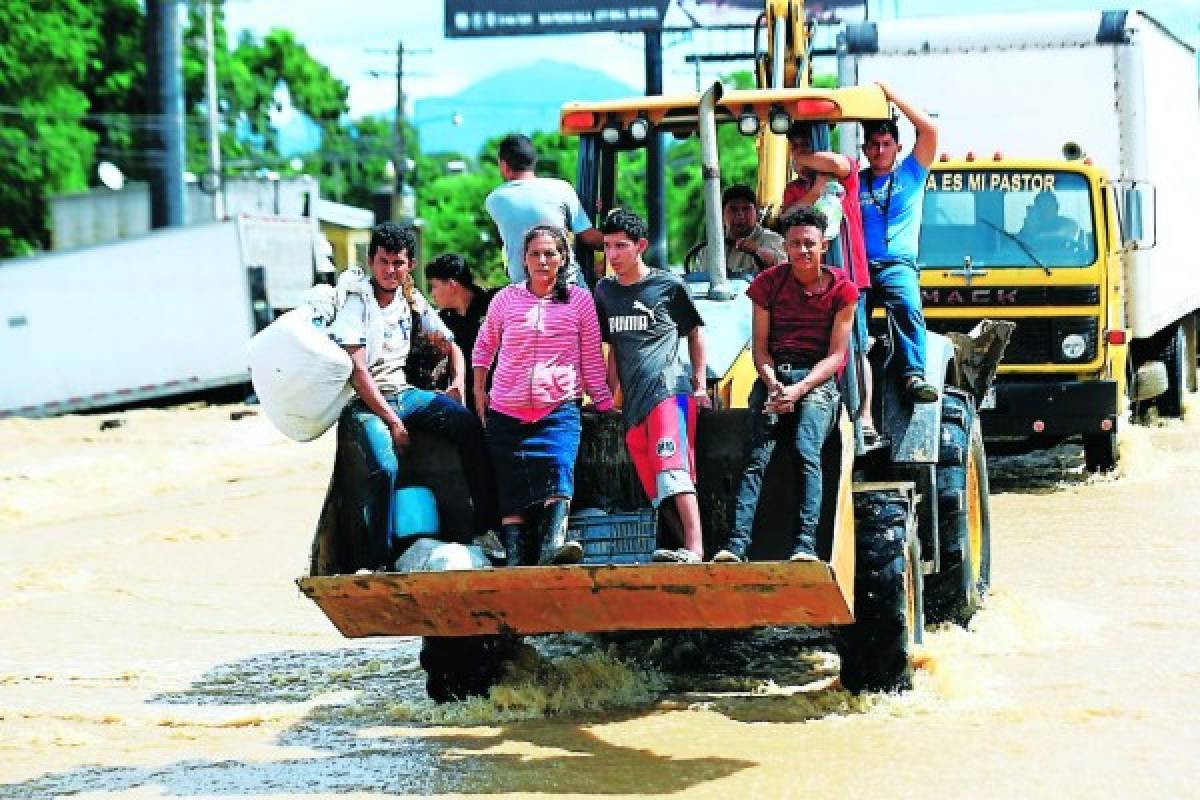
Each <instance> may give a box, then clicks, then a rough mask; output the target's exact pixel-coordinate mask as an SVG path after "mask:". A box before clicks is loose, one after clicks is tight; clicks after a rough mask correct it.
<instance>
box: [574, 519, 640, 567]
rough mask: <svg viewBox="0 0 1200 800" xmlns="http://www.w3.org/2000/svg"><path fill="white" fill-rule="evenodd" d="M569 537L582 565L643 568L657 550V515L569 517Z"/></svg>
mask: <svg viewBox="0 0 1200 800" xmlns="http://www.w3.org/2000/svg"><path fill="white" fill-rule="evenodd" d="M568 528H569V530H570V537H571V538H573V539H575V540H576V541H578V542H579V543H580V544H582V545H583V563H585V564H644V563H646V562H648V561H649V560H650V555H651V554H652V553H653V552H654V548H655V547H657V541H658V512H657V511H655V510H654V509H651V508H646V509H642V510H640V511H620V512H615V513H611V514H603V515H596V516H590V515H589V516H577V517H571V521H570V523H569V525H568Z"/></svg>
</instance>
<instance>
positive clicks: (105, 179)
mask: <svg viewBox="0 0 1200 800" xmlns="http://www.w3.org/2000/svg"><path fill="white" fill-rule="evenodd" d="M96 176H97V177H98V178H100V182H101V183H103V184H104V185H105V186H107V187H108V188H110V189H112V190H113V191H114V192H116V191H120V190H121V188H122V187H123V186H125V173H124V172H121V168H120V167H118V166H117V165H116V164H114V163H112V162H111V161H101V162H100V163H99V164H97V165H96Z"/></svg>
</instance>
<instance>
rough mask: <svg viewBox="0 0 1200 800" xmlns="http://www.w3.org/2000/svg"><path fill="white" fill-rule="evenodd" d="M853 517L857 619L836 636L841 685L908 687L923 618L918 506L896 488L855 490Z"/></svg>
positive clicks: (863, 688) (886, 688)
mask: <svg viewBox="0 0 1200 800" xmlns="http://www.w3.org/2000/svg"><path fill="white" fill-rule="evenodd" d="M854 520H855V558H856V560H855V567H854V623H853V624H851V625H847V626H845V627H842V628H839V629H838V631H837V633H836V636H835V641H836V644H837V650H838V655H839V656H841V660H842V669H841V682H842V687H843V688H845V689H846V690H848V691H850V692H853V693H855V694H858V693H859V692H901V691H906V690H908V689H911V688H912V659H911V654H912V646H913V643H914V641H915V640H916V637H917V635H918V631H919V630H920V628H921V624H922V623H921V614H920V609H921V567H920V565H921V561H920V553H919V544H918V539H917V534H916V511H915V509H913V508H911V507H910V505H909V502H908V500H907V498H905V497H904V496H902V495H899V494H897V493H895V492H887V491H866V492H856V493H855V495H854Z"/></svg>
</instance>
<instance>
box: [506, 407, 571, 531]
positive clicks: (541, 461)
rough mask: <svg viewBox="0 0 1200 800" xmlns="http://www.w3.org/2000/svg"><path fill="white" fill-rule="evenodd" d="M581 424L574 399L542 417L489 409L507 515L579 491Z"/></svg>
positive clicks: (569, 495)
mask: <svg viewBox="0 0 1200 800" xmlns="http://www.w3.org/2000/svg"><path fill="white" fill-rule="evenodd" d="M580 424H581V423H580V417H579V406H578V405H576V404H575V403H574V402H570V401H569V402H566V403H560V404H559V405H558V406H557V407H555V409H554V410H553V411H551V412H550V413H549V414H547V415H546V416H544V417H542V418H541V419H539V420H538V421H537V422H522V421H521V420H519V419H515V418H514V417H510V416H508V415H507V414H502V413H500V412H499V411H496V410H494V409H488V412H487V429H486V431H485V433H486V436H487V443H488V449H489V450H490V451H491V453H492V464H493V466H494V467H495V468H496V483H497V485H498V488H499V490H500V513H501V514H502V515H505V516H507V515H509V514H517V513H519V512H521V511H524V510H525V509H527V508H529V507H530V506H533V505H541V504H542V503H544V502H545V501H546V499H547V498H550V497H568V498H569V497H571V496H572V495H573V494H574V493H575V456H576V455H577V454H578V453H579V432H580Z"/></svg>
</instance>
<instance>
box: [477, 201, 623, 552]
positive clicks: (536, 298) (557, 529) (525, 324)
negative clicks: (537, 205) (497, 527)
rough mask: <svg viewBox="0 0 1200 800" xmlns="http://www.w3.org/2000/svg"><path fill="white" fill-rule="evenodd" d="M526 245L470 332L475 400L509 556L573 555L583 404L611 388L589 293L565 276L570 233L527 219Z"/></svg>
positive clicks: (607, 401) (601, 400)
mask: <svg viewBox="0 0 1200 800" xmlns="http://www.w3.org/2000/svg"><path fill="white" fill-rule="evenodd" d="M524 253H525V271H526V274H527V275H528V278H527V279H526V280H525V281H524V282H523V283H515V284H513V285H512V286H508V287H506V288H504V289H502V290H501V291H500V292H499V293H498V294H497V295H496V297H495V298H494V299H493V300H492V304H491V306H490V307H489V308H488V313H487V316H486V317H485V318H484V320H483V325H482V326H481V327H480V329H479V336H478V338H476V340H475V350H474V353H473V354H472V357H471V365H472V366H473V367H474V375H475V405H476V410H477V411H478V412H479V418H480V419H481V420H483V421H484V424H485V429H486V433H487V440H488V447H489V449H490V450H491V453H492V460H493V462H494V464H495V467H496V475H497V479H498V482H499V484H500V486H499V488H500V513H501V514H502V515H503V526H502V532H503V537H504V547H505V550H506V553H507V555H506V559H505V564H506V565H507V566H510V567H515V566H519V565H531V564H571V563H575V562H577V561H579V560H580V559H581V558H582V557H583V547H582V546H581V545H580V544H579V543H578V542H574V541H571V542H568V541H567V540H566V536H567V511H568V508H569V505H570V502H571V495H572V494H573V493H574V490H575V456H576V454H577V453H578V452H579V434H580V417H579V405H580V402H581V400H582V398H583V395H584V393H585V392H586V393H587V394H588V395H589V396H590V397H591V398H592V400H593V402H595V404H596V408H597V409H599V410H601V411H606V410H608V409H610V408H612V393H611V392H610V391H609V388H608V384H607V383H606V375H605V368H604V357H603V354H602V352H601V349H600V324H599V322H597V320H596V307H595V305H593V303H592V297H591V295H590V294H588V292H587V291H586V290H584V289H581V288H579V287H578V286H573V285H568V282H567V277H568V274H567V272H568V271H567V269H566V266H567V265H568V264H569V263H570V251H569V249H568V245H567V236H566V233H565V232H564V231H563V230H562V229H561V228H555V227H551V226H548V225H538V226H536V227H534V228H531V229H530V230H529V232H528V233H527V234H525V247H524ZM497 356H499V358H498V359H497ZM494 362H495V370H494V372H493V373H492V387H491V390H490V391H488V390H487V376H488V371H489V370H490V369H491V368H492V365H493V363H494ZM535 521H536V522H535ZM533 524H536V531H537V536H536V537H535V536H534V535H533V530H532V525H533Z"/></svg>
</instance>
